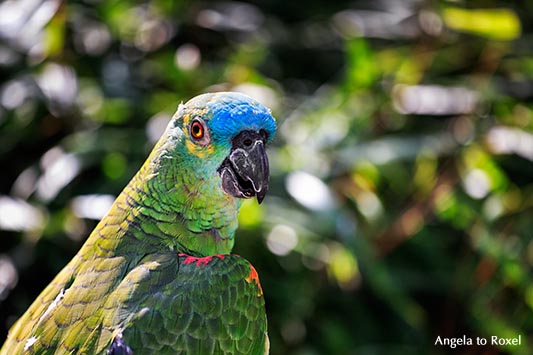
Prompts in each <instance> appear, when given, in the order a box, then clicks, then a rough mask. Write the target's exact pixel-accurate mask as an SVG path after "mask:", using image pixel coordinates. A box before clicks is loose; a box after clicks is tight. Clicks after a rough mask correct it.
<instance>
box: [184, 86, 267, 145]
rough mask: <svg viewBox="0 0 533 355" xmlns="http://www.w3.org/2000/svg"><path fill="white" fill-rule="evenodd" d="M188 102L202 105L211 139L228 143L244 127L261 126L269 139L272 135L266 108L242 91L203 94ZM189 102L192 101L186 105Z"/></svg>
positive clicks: (252, 128) (258, 128)
mask: <svg viewBox="0 0 533 355" xmlns="http://www.w3.org/2000/svg"><path fill="white" fill-rule="evenodd" d="M197 100H198V101H197ZM192 101H194V103H193V105H194V106H195V107H198V108H200V107H202V106H203V107H205V109H206V111H204V112H205V113H204V115H202V116H203V118H204V120H205V121H206V123H207V126H208V127H209V131H210V134H211V138H212V139H213V140H215V141H218V142H228V143H229V142H231V139H232V138H233V137H234V136H236V135H237V134H239V133H240V132H242V131H244V130H255V131H258V130H260V129H264V130H265V131H266V132H267V133H268V137H269V141H270V140H272V138H273V137H274V134H275V132H276V121H275V119H274V118H273V117H272V115H271V113H270V110H269V109H267V108H266V107H265V106H263V105H262V104H260V103H259V102H257V101H255V100H254V99H252V98H250V97H248V96H246V95H244V94H240V93H234V92H221V93H214V94H205V95H200V96H198V97H197V98H195V99H193V100H192ZM190 103H192V102H189V103H188V104H190Z"/></svg>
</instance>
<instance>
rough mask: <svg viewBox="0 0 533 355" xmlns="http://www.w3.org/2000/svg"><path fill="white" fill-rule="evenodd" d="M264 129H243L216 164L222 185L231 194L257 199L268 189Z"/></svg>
mask: <svg viewBox="0 0 533 355" xmlns="http://www.w3.org/2000/svg"><path fill="white" fill-rule="evenodd" d="M266 140H267V134H266V132H265V131H263V130H261V131H259V132H257V131H243V132H241V133H239V134H238V135H237V136H236V137H235V138H233V141H232V148H231V153H230V154H229V156H228V157H227V158H226V159H225V160H224V161H223V162H222V164H221V165H220V167H219V168H218V173H219V175H220V177H221V178H222V188H223V189H224V191H225V192H226V193H228V194H230V195H232V196H235V197H239V198H251V197H254V196H256V197H257V202H259V203H261V202H262V201H263V199H264V198H265V195H266V193H267V191H268V180H269V170H268V157H267V154H266V148H265V144H266Z"/></svg>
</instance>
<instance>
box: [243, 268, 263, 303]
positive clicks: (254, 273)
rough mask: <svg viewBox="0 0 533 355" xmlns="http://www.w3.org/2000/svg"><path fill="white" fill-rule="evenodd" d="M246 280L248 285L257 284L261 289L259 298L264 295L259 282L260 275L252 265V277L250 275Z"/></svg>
mask: <svg viewBox="0 0 533 355" xmlns="http://www.w3.org/2000/svg"><path fill="white" fill-rule="evenodd" d="M245 280H246V282H248V283H251V282H255V283H256V284H257V286H258V287H259V294H258V296H261V295H262V294H263V288H262V287H261V283H260V282H259V275H258V274H257V271H256V270H255V268H254V267H253V265H252V264H250V275H248V277H247V278H245Z"/></svg>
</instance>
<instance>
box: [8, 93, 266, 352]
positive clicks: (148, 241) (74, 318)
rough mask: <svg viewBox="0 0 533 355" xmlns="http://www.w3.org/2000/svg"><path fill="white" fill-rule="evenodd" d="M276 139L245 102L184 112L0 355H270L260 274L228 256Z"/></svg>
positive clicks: (254, 105)
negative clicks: (240, 214)
mask: <svg viewBox="0 0 533 355" xmlns="http://www.w3.org/2000/svg"><path fill="white" fill-rule="evenodd" d="M275 132H276V119H275V118H274V117H273V115H272V113H271V111H270V109H268V108H266V107H265V106H264V105H263V104H261V103H259V102H258V101H256V100H254V99H252V98H250V97H249V96H247V95H245V94H241V93H236V92H217V93H207V94H201V95H198V96H196V97H194V98H192V99H190V100H189V101H188V102H186V103H185V104H183V103H181V104H180V105H179V106H178V109H177V111H176V113H175V114H174V115H173V117H172V119H171V120H170V122H169V124H168V126H167V128H166V130H165V132H164V133H163V134H162V136H161V138H160V139H159V140H158V141H157V143H156V144H155V146H154V148H153V150H152V152H151V153H150V154H149V156H148V158H147V160H146V161H145V163H144V164H143V165H142V166H141V168H140V169H139V171H138V172H137V173H136V174H135V176H134V177H133V178H132V180H131V181H130V182H129V183H128V185H126V187H125V188H124V190H123V191H122V192H121V193H120V194H119V195H118V197H117V198H116V200H115V201H114V203H113V204H112V206H111V208H110V210H109V211H108V212H107V214H106V215H105V216H104V217H103V218H102V219H101V220H100V222H99V223H98V225H97V226H96V228H95V229H94V230H93V231H92V233H90V235H89V237H88V238H87V240H86V241H85V243H84V244H83V245H82V247H81V248H80V250H79V252H78V253H77V254H76V255H75V256H74V257H73V259H72V260H71V261H70V262H69V263H68V264H67V265H66V266H65V267H64V268H63V269H62V270H61V271H60V272H59V273H58V274H57V276H56V277H55V278H54V279H53V280H52V281H51V283H50V284H49V285H48V286H47V287H46V288H45V289H44V290H43V291H42V293H41V294H40V295H39V296H38V298H37V299H36V300H35V301H34V302H33V304H32V305H31V306H30V307H29V308H28V310H27V311H26V312H25V313H24V314H23V315H22V316H21V317H20V318H19V319H18V321H16V322H15V324H14V325H13V326H12V327H11V329H10V331H9V334H8V337H7V340H6V342H5V343H4V345H3V347H2V348H1V350H0V355H18V354H40V355H48V354H88V355H93V354H102V355H150V354H159V355H165V354H268V352H269V340H268V334H267V318H266V311H265V301H264V296H263V290H262V288H261V284H260V282H259V277H258V274H257V271H256V269H255V268H254V267H253V266H252V264H251V263H250V262H249V261H247V260H246V259H245V258H243V257H241V256H239V255H236V254H231V250H232V248H233V245H234V242H235V240H234V239H235V238H234V236H235V231H236V229H237V227H238V219H237V216H238V212H239V209H240V206H241V205H242V202H243V200H244V199H249V198H255V199H256V200H257V201H258V203H261V202H262V201H263V199H264V198H265V195H266V193H267V191H268V187H269V179H270V172H269V161H268V157H267V154H266V146H267V145H268V144H269V143H270V142H271V141H272V139H273V137H274V135H275Z"/></svg>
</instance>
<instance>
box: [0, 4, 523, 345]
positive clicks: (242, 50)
mask: <svg viewBox="0 0 533 355" xmlns="http://www.w3.org/2000/svg"><path fill="white" fill-rule="evenodd" d="M532 39H533V4H532V3H531V2H522V1H492V0H474V1H461V0H459V1H442V0H441V1H422V0H419V1H415V0H405V1H385V0H383V1H350V2H348V1H338V2H330V3H327V2H320V1H313V0H310V1H306V2H305V3H304V2H290V1H277V0H269V1H261V2H260V1H251V2H246V3H245V2H232V1H211V2H207V1H205V2H192V1H167V0H158V1H152V2H139V1H122V0H114V1H99V0H85V1H69V2H61V1H59V0H50V1H47V2H40V1H30V0H21V1H10V0H7V1H4V2H3V3H1V4H0V78H1V82H0V162H1V164H2V166H4V168H3V169H2V174H0V339H3V338H4V337H5V335H6V334H7V329H8V328H9V326H10V325H11V324H12V323H13V322H14V321H15V320H16V319H17V317H18V316H20V315H21V313H22V312H23V311H24V310H25V309H26V307H28V305H29V304H30V302H31V301H32V300H33V299H34V298H35V297H36V296H37V295H38V293H39V292H40V291H41V290H42V288H43V287H44V286H45V285H46V284H48V282H49V281H50V280H51V278H52V277H53V276H54V275H55V273H57V272H58V271H59V270H60V269H61V268H62V267H63V266H64V265H65V264H66V263H67V262H68V260H69V259H70V258H71V257H72V255H73V254H74V253H75V252H76V251H77V250H78V248H79V247H80V245H81V244H82V243H83V241H84V239H85V237H86V236H87V235H88V233H89V232H90V231H91V230H92V228H94V226H95V224H96V223H97V220H98V218H100V217H101V215H102V213H104V212H105V210H106V208H107V206H109V203H110V202H112V200H113V196H116V195H117V194H118V193H119V192H120V190H121V189H122V188H123V187H124V185H125V184H126V183H127V182H128V181H129V179H130V178H131V177H132V175H133V174H134V173H135V172H136V171H137V169H138V168H139V167H140V165H141V164H142V162H143V160H144V159H145V158H146V156H147V153H148V152H149V151H150V149H151V147H152V145H153V143H154V141H155V140H156V139H157V137H158V135H159V134H160V132H161V130H162V129H163V127H164V126H165V124H166V122H167V121H168V119H169V118H170V116H171V115H172V114H173V112H174V110H175V109H176V107H177V105H178V104H179V102H180V101H186V100H188V99H189V98H191V97H193V96H195V95H197V94H199V93H201V92H205V91H215V90H238V91H243V92H245V93H248V94H249V95H251V96H254V97H256V98H257V99H259V100H260V101H262V102H263V103H265V104H266V105H267V106H269V107H271V108H272V109H273V112H274V114H275V116H276V117H278V120H279V127H280V128H279V132H278V136H277V138H276V140H275V142H274V144H273V146H272V147H271V148H270V153H269V154H270V157H271V170H272V179H271V180H272V181H271V185H272V186H271V191H270V192H269V196H268V197H267V199H266V201H265V203H264V204H263V205H261V206H258V205H256V204H254V203H252V202H247V203H245V204H244V207H243V209H242V212H241V215H240V221H241V222H240V225H241V228H240V230H239V232H238V238H237V245H236V248H235V252H236V253H239V254H241V255H243V256H245V257H246V258H247V259H249V260H251V261H252V262H253V263H254V265H255V266H256V268H257V270H258V271H259V273H260V275H261V280H262V284H263V288H264V290H265V294H266V301H267V311H268V316H269V330H270V339H271V352H272V353H273V354H428V353H431V354H444V353H449V352H450V353H452V352H453V353H455V351H457V350H459V352H460V353H463V354H481V353H483V354H498V353H506V354H530V353H531V348H532V347H533V283H532V265H533V238H532V236H533V232H532V231H533V218H531V216H532V215H533V111H532V110H533V104H532V100H531V99H532V98H533V48H532V46H531V43H532ZM463 335H466V336H469V337H472V338H474V339H475V337H486V338H490V336H493V335H497V336H500V337H516V336H518V335H521V339H522V345H521V346H499V347H498V346H494V345H490V340H489V345H487V346H483V347H478V346H468V347H460V348H456V349H454V350H452V349H450V348H449V347H446V346H440V345H435V339H436V338H437V336H441V337H448V338H450V337H462V336H463Z"/></svg>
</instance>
